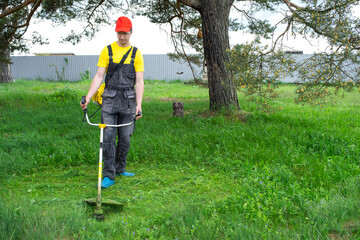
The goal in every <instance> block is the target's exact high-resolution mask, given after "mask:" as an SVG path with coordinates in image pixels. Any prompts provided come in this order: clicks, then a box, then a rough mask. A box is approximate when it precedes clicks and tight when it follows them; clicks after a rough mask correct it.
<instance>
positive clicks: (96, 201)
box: [81, 96, 141, 221]
mask: <svg viewBox="0 0 360 240" xmlns="http://www.w3.org/2000/svg"><path fill="white" fill-rule="evenodd" d="M85 102H86V100H85V96H83V97H82V99H81V103H82V104H85ZM140 115H141V112H139V113H138V115H136V116H135V118H136V117H137V116H140ZM84 118H86V121H87V123H88V124H90V125H91V126H98V127H99V128H100V151H99V172H98V194H97V198H90V199H85V202H86V203H87V204H88V205H96V209H95V211H94V217H95V219H96V220H99V221H103V220H104V218H105V216H104V211H103V210H102V208H101V206H102V205H104V206H105V205H107V206H115V207H122V206H123V204H122V203H120V202H117V201H115V200H102V199H101V180H102V153H103V151H102V150H103V149H102V146H103V134H104V129H105V128H106V127H115V128H117V127H125V126H129V125H131V124H133V123H134V122H135V118H134V120H133V121H131V122H129V123H124V124H119V125H107V124H102V123H98V124H96V123H91V122H90V120H89V117H88V114H87V109H85V110H84ZM83 121H85V120H83Z"/></svg>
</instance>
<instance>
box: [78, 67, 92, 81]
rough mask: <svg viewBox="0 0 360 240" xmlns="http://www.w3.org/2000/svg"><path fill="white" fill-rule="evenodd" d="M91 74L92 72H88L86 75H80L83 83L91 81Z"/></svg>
mask: <svg viewBox="0 0 360 240" xmlns="http://www.w3.org/2000/svg"><path fill="white" fill-rule="evenodd" d="M90 75H91V72H90V70H86V71H85V72H84V73H80V78H81V81H86V80H90Z"/></svg>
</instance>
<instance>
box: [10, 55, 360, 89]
mask: <svg viewBox="0 0 360 240" xmlns="http://www.w3.org/2000/svg"><path fill="white" fill-rule="evenodd" d="M311 56H312V55H310V54H299V55H293V57H294V59H295V61H296V62H301V61H304V60H305V59H307V58H310V57H311ZM12 61H13V65H12V75H13V77H14V78H15V79H18V78H24V79H43V80H59V79H63V80H70V81H77V80H80V79H81V74H83V73H85V72H86V71H89V72H90V78H92V77H93V75H94V74H95V73H96V71H97V66H96V65H97V61H98V56H95V55H86V56H80V55H79V56H75V55H73V56H71V55H70V56H13V57H12ZM144 62H145V73H144V78H145V79H147V80H166V81H172V80H176V79H180V80H183V81H187V80H192V79H193V75H192V72H191V69H190V67H189V66H188V64H187V63H184V62H182V63H179V62H173V61H171V60H170V58H169V57H168V56H167V55H165V54H147V55H144ZM350 67H354V66H350ZM350 67H348V68H349V70H350ZM356 67H358V66H356ZM193 68H194V72H195V74H196V77H198V78H202V67H198V66H193ZM357 71H358V70H357ZM298 80H299V79H298V77H297V75H296V74H294V75H293V76H286V77H284V78H282V79H281V80H280V81H281V82H287V83H293V82H297V81H298Z"/></svg>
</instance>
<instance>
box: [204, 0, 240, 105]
mask: <svg viewBox="0 0 360 240" xmlns="http://www.w3.org/2000/svg"><path fill="white" fill-rule="evenodd" d="M233 2H234V0H202V1H201V7H200V9H199V11H200V14H201V19H202V31H203V43H204V54H205V59H206V63H207V69H208V86H209V97H210V109H214V110H219V109H221V108H222V107H225V108H231V107H233V106H235V107H236V108H238V109H240V107H239V102H238V98H237V92H236V87H235V85H234V84H233V82H232V79H231V73H230V72H229V70H228V68H227V64H228V63H230V53H229V52H228V50H230V43H229V14H230V8H231V5H232V3H233Z"/></svg>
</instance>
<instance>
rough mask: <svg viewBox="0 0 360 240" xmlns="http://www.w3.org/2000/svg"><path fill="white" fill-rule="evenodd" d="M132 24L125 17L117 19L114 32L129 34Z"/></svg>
mask: <svg viewBox="0 0 360 240" xmlns="http://www.w3.org/2000/svg"><path fill="white" fill-rule="evenodd" d="M131 30H132V23H131V21H130V19H128V18H127V17H119V18H118V20H117V21H116V27H115V32H130V31H131Z"/></svg>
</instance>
